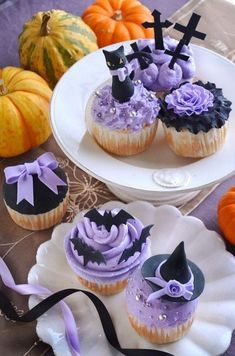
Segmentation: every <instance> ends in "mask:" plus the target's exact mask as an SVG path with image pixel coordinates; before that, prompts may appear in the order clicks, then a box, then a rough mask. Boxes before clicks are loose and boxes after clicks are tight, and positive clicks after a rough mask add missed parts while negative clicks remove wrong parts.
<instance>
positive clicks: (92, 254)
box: [70, 238, 106, 266]
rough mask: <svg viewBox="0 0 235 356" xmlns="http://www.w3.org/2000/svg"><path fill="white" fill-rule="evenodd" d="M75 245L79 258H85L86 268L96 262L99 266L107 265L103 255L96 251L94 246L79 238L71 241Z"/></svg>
mask: <svg viewBox="0 0 235 356" xmlns="http://www.w3.org/2000/svg"><path fill="white" fill-rule="evenodd" d="M70 240H71V241H72V243H73V245H74V250H76V251H77V253H78V256H83V264H84V266H86V265H87V263H88V262H89V261H90V262H96V263H98V265H100V264H101V263H104V264H106V261H105V258H104V256H103V254H102V253H101V252H100V251H98V250H95V249H94V248H93V247H92V246H89V245H87V244H86V243H85V242H84V241H82V240H81V239H79V238H72V239H70Z"/></svg>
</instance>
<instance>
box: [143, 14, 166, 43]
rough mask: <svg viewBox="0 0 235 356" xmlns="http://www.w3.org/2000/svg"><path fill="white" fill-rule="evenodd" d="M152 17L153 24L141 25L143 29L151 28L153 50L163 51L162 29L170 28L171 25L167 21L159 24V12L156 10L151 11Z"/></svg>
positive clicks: (145, 23)
mask: <svg viewBox="0 0 235 356" xmlns="http://www.w3.org/2000/svg"><path fill="white" fill-rule="evenodd" d="M152 15H153V18H154V21H153V22H144V23H142V25H143V27H144V28H153V30H154V39H155V49H164V43H163V34H162V29H163V28H168V27H170V26H171V25H173V23H172V22H170V21H168V20H166V21H164V22H161V12H159V11H157V10H153V12H152Z"/></svg>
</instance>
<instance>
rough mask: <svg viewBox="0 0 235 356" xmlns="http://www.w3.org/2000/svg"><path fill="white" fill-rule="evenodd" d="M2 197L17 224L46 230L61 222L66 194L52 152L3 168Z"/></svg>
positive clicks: (60, 173) (30, 228)
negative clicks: (31, 160)
mask: <svg viewBox="0 0 235 356" xmlns="http://www.w3.org/2000/svg"><path fill="white" fill-rule="evenodd" d="M4 173H5V181H4V184H3V197H4V202H5V205H6V208H7V210H8V212H9V214H10V216H11V218H12V219H13V220H14V222H15V223H16V224H18V225H20V226H21V227H23V228H25V229H29V230H43V229H47V228H49V227H51V226H53V225H55V224H57V223H58V222H60V221H61V219H62V217H63V216H64V214H65V212H66V209H67V201H68V197H69V191H68V184H67V177H66V174H65V173H64V172H63V170H62V169H61V168H59V167H58V162H57V161H56V159H55V156H54V155H53V153H50V152H47V153H44V154H43V155H41V156H40V157H38V158H37V159H36V160H35V161H33V162H29V163H24V164H21V165H17V166H11V167H7V168H5V170H4Z"/></svg>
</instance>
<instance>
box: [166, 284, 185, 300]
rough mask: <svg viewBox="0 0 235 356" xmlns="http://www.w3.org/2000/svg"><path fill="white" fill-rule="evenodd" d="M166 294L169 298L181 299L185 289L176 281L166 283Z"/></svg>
mask: <svg viewBox="0 0 235 356" xmlns="http://www.w3.org/2000/svg"><path fill="white" fill-rule="evenodd" d="M166 292H167V293H166V294H167V295H169V296H170V297H176V298H177V297H181V296H182V295H184V293H185V287H184V285H182V284H181V283H179V282H178V281H175V280H171V281H169V282H168V283H167V286H166Z"/></svg>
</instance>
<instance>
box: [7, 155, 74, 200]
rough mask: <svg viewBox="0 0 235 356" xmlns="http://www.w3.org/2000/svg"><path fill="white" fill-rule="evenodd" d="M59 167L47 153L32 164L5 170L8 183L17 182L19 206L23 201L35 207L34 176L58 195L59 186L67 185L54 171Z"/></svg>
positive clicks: (53, 157) (54, 159)
mask: <svg viewBox="0 0 235 356" xmlns="http://www.w3.org/2000/svg"><path fill="white" fill-rule="evenodd" d="M57 167H58V162H57V161H56V158H55V156H54V155H53V153H51V152H46V153H44V154H42V155H41V156H39V157H38V158H37V159H36V160H35V161H33V162H31V163H25V164H20V165H18V166H11V167H7V168H5V169H4V173H5V177H6V183H7V184H13V183H16V182H17V202H16V203H17V204H19V203H20V202H21V201H22V200H23V199H25V200H27V202H28V203H29V204H31V205H34V194H33V177H32V175H33V174H37V176H38V179H39V180H40V181H41V182H42V183H43V184H44V185H46V186H47V187H48V188H49V189H50V190H52V191H53V192H54V193H55V194H58V188H57V186H60V185H67V184H66V183H65V182H64V181H63V180H62V179H60V178H59V177H58V176H57V175H56V174H55V173H54V172H53V170H54V169H56V168H57Z"/></svg>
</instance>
